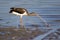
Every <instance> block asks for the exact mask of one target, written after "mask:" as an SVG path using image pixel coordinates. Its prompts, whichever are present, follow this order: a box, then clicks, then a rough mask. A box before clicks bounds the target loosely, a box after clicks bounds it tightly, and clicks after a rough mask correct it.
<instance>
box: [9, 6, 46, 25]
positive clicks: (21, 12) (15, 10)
mask: <svg viewBox="0 0 60 40" xmlns="http://www.w3.org/2000/svg"><path fill="white" fill-rule="evenodd" d="M9 13H12V14H15V15H17V16H20V20H21V21H20V23H21V25H22V24H23V23H22V22H23V21H22V17H23V16H38V17H40V19H41V20H42V21H44V23H45V24H46V25H47V22H46V21H45V20H44V19H43V18H42V17H41V16H39V15H38V14H36V13H35V12H31V13H29V12H28V11H27V9H25V8H16V7H11V8H10V11H9Z"/></svg>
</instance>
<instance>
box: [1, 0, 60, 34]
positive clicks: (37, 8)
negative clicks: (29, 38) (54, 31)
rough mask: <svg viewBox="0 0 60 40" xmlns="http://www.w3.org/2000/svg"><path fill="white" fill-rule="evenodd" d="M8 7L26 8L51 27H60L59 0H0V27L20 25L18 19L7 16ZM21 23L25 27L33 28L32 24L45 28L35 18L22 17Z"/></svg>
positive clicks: (42, 23)
mask: <svg viewBox="0 0 60 40" xmlns="http://www.w3.org/2000/svg"><path fill="white" fill-rule="evenodd" d="M10 7H23V8H26V9H27V10H28V11H29V12H36V13H37V14H39V15H40V16H41V17H42V18H43V19H44V20H46V21H47V23H48V24H50V25H51V26H56V27H60V21H58V20H60V0H31V1H30V0H0V27H1V26H15V27H18V25H20V17H19V16H16V15H13V14H9V10H10ZM56 20H57V21H56ZM23 23H24V25H25V26H26V27H28V26H29V27H33V26H32V25H34V24H36V25H38V27H44V26H45V24H44V22H43V21H41V20H40V19H39V18H38V17H36V16H34V17H33V16H32V17H31V16H24V17H23ZM2 34H3V33H2Z"/></svg>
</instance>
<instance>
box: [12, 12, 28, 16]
mask: <svg viewBox="0 0 60 40" xmlns="http://www.w3.org/2000/svg"><path fill="white" fill-rule="evenodd" d="M12 14H15V15H18V16H20V17H22V16H24V15H27V13H26V12H24V13H23V14H20V13H17V12H12Z"/></svg>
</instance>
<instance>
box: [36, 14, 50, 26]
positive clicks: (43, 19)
mask: <svg viewBox="0 0 60 40" xmlns="http://www.w3.org/2000/svg"><path fill="white" fill-rule="evenodd" d="M36 15H37V16H38V17H39V18H40V19H41V20H42V21H43V22H44V23H45V25H46V26H47V27H49V24H48V23H47V22H46V21H45V20H44V19H43V18H42V17H41V16H39V15H38V14H36Z"/></svg>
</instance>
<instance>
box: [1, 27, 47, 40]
mask: <svg viewBox="0 0 60 40" xmlns="http://www.w3.org/2000/svg"><path fill="white" fill-rule="evenodd" d="M44 33H46V31H42V30H40V29H38V28H36V29H34V30H31V28H18V29H17V28H0V40H32V39H33V38H35V37H37V36H38V35H42V34H44Z"/></svg>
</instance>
